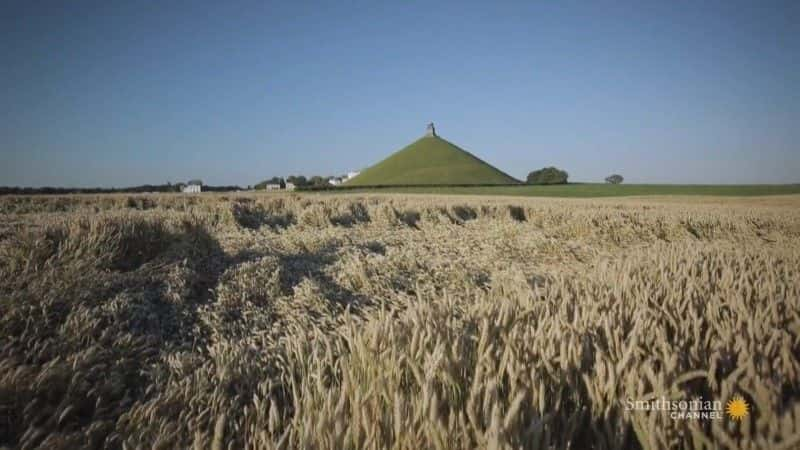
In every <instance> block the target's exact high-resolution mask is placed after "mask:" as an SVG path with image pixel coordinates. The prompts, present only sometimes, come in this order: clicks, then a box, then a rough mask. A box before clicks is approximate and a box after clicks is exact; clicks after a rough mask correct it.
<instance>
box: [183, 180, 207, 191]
mask: <svg viewBox="0 0 800 450" xmlns="http://www.w3.org/2000/svg"><path fill="white" fill-rule="evenodd" d="M181 192H183V193H184V194H199V193H200V192H203V182H202V181H200V180H191V181H189V182H188V183H186V185H185V186H183V187H182V188H181Z"/></svg>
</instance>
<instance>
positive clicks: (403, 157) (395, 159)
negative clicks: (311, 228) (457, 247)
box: [345, 136, 519, 186]
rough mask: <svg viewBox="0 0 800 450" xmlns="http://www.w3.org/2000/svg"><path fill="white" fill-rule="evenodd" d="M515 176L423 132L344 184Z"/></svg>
mask: <svg viewBox="0 0 800 450" xmlns="http://www.w3.org/2000/svg"><path fill="white" fill-rule="evenodd" d="M516 183H519V181H518V180H516V179H514V178H513V177H511V176H509V175H508V174H505V173H503V172H501V171H500V170H498V169H496V168H495V167H492V166H491V165H489V164H487V163H486V162H485V161H482V160H481V159H479V158H478V157H476V156H475V155H473V154H471V153H469V152H467V151H466V150H463V149H461V148H459V147H458V146H456V145H453V144H452V143H450V142H448V141H446V140H444V139H442V138H440V137H438V136H430V137H428V136H426V137H423V138H421V139H419V140H417V141H416V142H413V143H412V144H411V145H409V146H408V147H405V148H403V149H402V150H399V151H397V152H395V153H394V154H392V155H391V156H389V157H388V158H386V159H384V160H383V161H381V162H379V163H378V164H375V165H374V166H372V167H370V168H368V169H366V170H364V171H363V172H361V174H359V175H358V176H357V177H355V178H353V179H352V180H350V181H348V182H347V183H346V184H345V185H346V186H391V185H420V184H425V185H463V184H475V185H486V184H516Z"/></svg>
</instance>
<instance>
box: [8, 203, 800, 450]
mask: <svg viewBox="0 0 800 450" xmlns="http://www.w3.org/2000/svg"><path fill="white" fill-rule="evenodd" d="M0 280H2V281H0V448H15V449H16V448H19V449H32V448H57V449H77V448H112V449H139V448H141V449H151V448H152V449H173V448H194V449H208V448H211V449H239V448H245V449H278V448H281V449H290V448H302V449H340V448H341V449H361V448H392V449H472V448H489V449H517V448H525V449H545V448H547V449H551V448H552V449H568V448H569V449H584V448H594V449H616V448H646V449H662V448H695V449H700V448H729V449H736V448H740V449H768V448H769V449H793V448H799V447H800V402H798V400H799V399H800V385H799V384H800V361H799V359H800V358H799V357H800V196H783V197H774V198H771V199H766V198H765V199H749V200H738V199H727V200H724V201H722V200H719V201H718V200H714V199H710V198H705V199H704V198H700V199H694V200H684V199H670V200H668V201H664V200H659V199H655V198H652V199H609V200H588V199H587V200H567V199H563V200H556V199H521V198H487V197H479V198H478V197H476V198H469V197H433V196H418V197H414V196H402V197H401V196H378V195H359V196H354V195H350V196H335V195H292V196H285V195H263V194H262V195H254V194H228V195H207V194H202V195H197V196H182V195H152V196H148V195H141V196H124V195H118V196H117V195H108V196H65V197H5V198H0ZM733 395H741V396H742V397H743V398H744V399H745V400H746V401H747V403H748V404H749V414H748V415H747V416H746V417H745V418H744V419H743V420H741V421H736V420H731V419H730V418H728V417H727V416H724V417H723V418H722V419H704V420H676V419H673V418H671V417H670V415H669V414H668V413H667V412H665V411H652V410H651V411H647V410H631V409H629V408H626V401H627V400H630V399H634V400H646V399H653V398H662V397H663V398H667V399H675V400H682V399H695V398H702V399H707V400H719V401H723V402H724V401H726V400H728V399H730V398H731V396H733Z"/></svg>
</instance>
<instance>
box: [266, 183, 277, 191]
mask: <svg viewBox="0 0 800 450" xmlns="http://www.w3.org/2000/svg"><path fill="white" fill-rule="evenodd" d="M280 188H281V185H280V184H268V185H267V186H266V189H267V190H268V191H276V190H278V189H280Z"/></svg>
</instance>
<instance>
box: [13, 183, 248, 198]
mask: <svg viewBox="0 0 800 450" xmlns="http://www.w3.org/2000/svg"><path fill="white" fill-rule="evenodd" d="M192 181H193V182H194V181H198V182H200V184H202V181H200V180H192ZM185 185H186V183H176V184H172V183H171V182H167V183H164V184H143V185H140V186H129V187H121V188H117V187H110V188H103V187H90V188H72V187H53V186H43V187H20V186H0V195H36V194H40V195H63V194H142V193H148V192H163V193H167V192H181V187H183V186H185ZM248 188H249V186H248ZM248 188H243V187H241V186H238V185H228V186H211V185H203V191H204V192H229V191H243V190H246V189H248Z"/></svg>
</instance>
